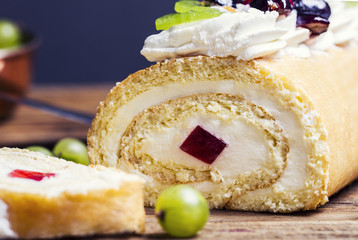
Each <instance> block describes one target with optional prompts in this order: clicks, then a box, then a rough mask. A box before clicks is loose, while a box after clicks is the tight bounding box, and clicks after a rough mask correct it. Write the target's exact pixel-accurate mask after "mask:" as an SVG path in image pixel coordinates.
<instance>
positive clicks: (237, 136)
mask: <svg viewBox="0 0 358 240" xmlns="http://www.w3.org/2000/svg"><path fill="white" fill-rule="evenodd" d="M217 114H220V113H217ZM198 125H200V126H201V127H203V128H204V129H205V130H207V131H208V132H210V133H211V134H213V135H214V136H216V137H217V138H219V139H222V140H224V142H225V143H226V144H227V146H226V147H225V148H224V150H223V152H222V153H221V154H220V155H219V156H218V158H217V159H216V160H215V161H214V162H213V163H212V164H211V165H210V167H211V168H212V170H217V171H218V173H219V174H220V175H221V176H223V177H224V178H229V179H236V177H237V176H238V175H239V174H242V173H245V172H253V171H255V170H257V169H260V168H261V167H262V164H263V163H264V162H265V161H266V159H267V158H268V149H267V146H266V142H265V135H264V132H263V131H262V130H261V131H260V130H259V129H257V128H255V127H254V126H252V125H251V124H249V123H247V122H245V121H243V120H240V119H237V120H236V121H235V120H234V121H223V120H222V118H221V119H220V118H219V117H215V116H209V117H208V116H196V117H193V118H189V119H186V121H184V122H182V123H179V125H176V126H175V128H164V129H156V131H154V132H152V133H150V135H149V136H146V139H145V141H143V145H142V148H141V151H140V152H142V153H144V154H148V155H150V156H151V157H152V158H154V160H156V161H161V162H162V163H163V164H164V165H170V164H171V163H175V164H180V165H183V166H187V167H189V168H191V169H193V168H197V169H205V168H207V167H208V164H207V163H204V162H202V161H200V160H198V159H197V158H195V157H193V156H191V155H189V154H188V153H185V152H184V151H182V150H181V149H180V145H181V143H183V142H184V141H185V139H186V138H187V137H188V135H189V134H190V133H191V131H192V130H193V129H194V128H195V127H196V126H198ZM248 163H249V164H248Z"/></svg>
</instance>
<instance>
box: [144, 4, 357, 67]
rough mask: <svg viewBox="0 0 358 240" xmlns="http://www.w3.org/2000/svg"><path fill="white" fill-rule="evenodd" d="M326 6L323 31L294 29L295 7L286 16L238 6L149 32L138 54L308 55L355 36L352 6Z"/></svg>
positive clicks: (161, 56)
mask: <svg viewBox="0 0 358 240" xmlns="http://www.w3.org/2000/svg"><path fill="white" fill-rule="evenodd" d="M329 4H330V6H331V8H332V16H331V18H330V22H331V25H330V27H329V29H328V31H327V32H326V33H324V34H321V35H320V36H318V37H316V38H313V39H309V36H310V32H309V30H308V29H306V28H297V27H296V18H297V14H296V11H292V12H291V14H290V15H288V16H287V17H284V18H283V17H281V16H279V15H278V13H277V12H263V11H260V10H257V9H255V8H247V7H239V8H238V9H237V10H236V12H228V11H225V10H224V9H223V8H220V9H221V10H222V11H224V13H223V14H222V15H221V16H219V17H216V18H211V19H207V20H202V21H197V22H193V23H186V24H180V25H177V26H173V27H171V28H170V29H169V30H167V31H162V32H160V33H159V34H154V35H151V36H149V37H148V38H147V39H146V40H145V43H144V47H143V49H142V51H141V54H142V55H143V56H145V57H146V58H147V59H148V60H149V61H152V62H160V61H164V60H166V59H173V58H177V57H181V56H194V55H195V56H196V55H207V56H235V57H237V58H238V59H243V60H251V59H254V58H258V57H265V56H271V57H273V56H274V57H280V56H281V55H285V54H290V55H295V56H298V57H309V56H311V54H312V53H313V52H317V51H325V50H327V49H328V48H330V47H333V46H334V45H341V44H347V43H350V42H352V41H356V40H357V39H358V18H357V17H356V15H357V13H358V8H357V7H355V8H345V7H344V3H342V2H334V1H330V2H329Z"/></svg>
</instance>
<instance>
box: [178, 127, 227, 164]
mask: <svg viewBox="0 0 358 240" xmlns="http://www.w3.org/2000/svg"><path fill="white" fill-rule="evenodd" d="M226 146H227V144H226V143H225V142H224V141H223V140H221V139H219V138H217V137H215V136H214V135H212V134H211V133H209V132H208V131H206V130H205V129H203V128H202V127H200V126H197V127H196V128H195V129H194V130H193V131H192V132H191V133H190V135H189V136H188V137H187V139H186V140H185V141H184V142H183V144H182V145H181V146H180V149H181V150H183V151H184V152H186V153H188V154H189V155H191V156H193V157H195V158H197V159H199V160H201V161H203V162H205V163H207V164H212V163H213V162H214V161H215V160H216V158H217V157H218V156H219V155H220V154H221V152H222V151H223V150H224V148H225V147H226Z"/></svg>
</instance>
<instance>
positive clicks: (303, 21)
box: [296, 15, 329, 35]
mask: <svg viewBox="0 0 358 240" xmlns="http://www.w3.org/2000/svg"><path fill="white" fill-rule="evenodd" d="M296 25H297V26H298V27H304V28H307V29H309V30H310V31H311V33H312V35H319V34H321V33H324V32H326V31H327V29H328V26H329V21H328V20H327V19H324V18H321V17H319V16H315V15H298V16H297V23H296Z"/></svg>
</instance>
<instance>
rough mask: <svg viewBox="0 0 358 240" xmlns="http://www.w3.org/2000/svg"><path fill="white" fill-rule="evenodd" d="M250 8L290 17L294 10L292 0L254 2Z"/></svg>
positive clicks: (258, 0)
mask: <svg viewBox="0 0 358 240" xmlns="http://www.w3.org/2000/svg"><path fill="white" fill-rule="evenodd" d="M250 6H251V7H253V8H257V9H259V10H261V11H264V12H266V11H277V12H278V13H279V14H280V15H281V14H284V15H288V14H289V13H290V12H291V10H292V9H293V2H292V0H252V1H250Z"/></svg>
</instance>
